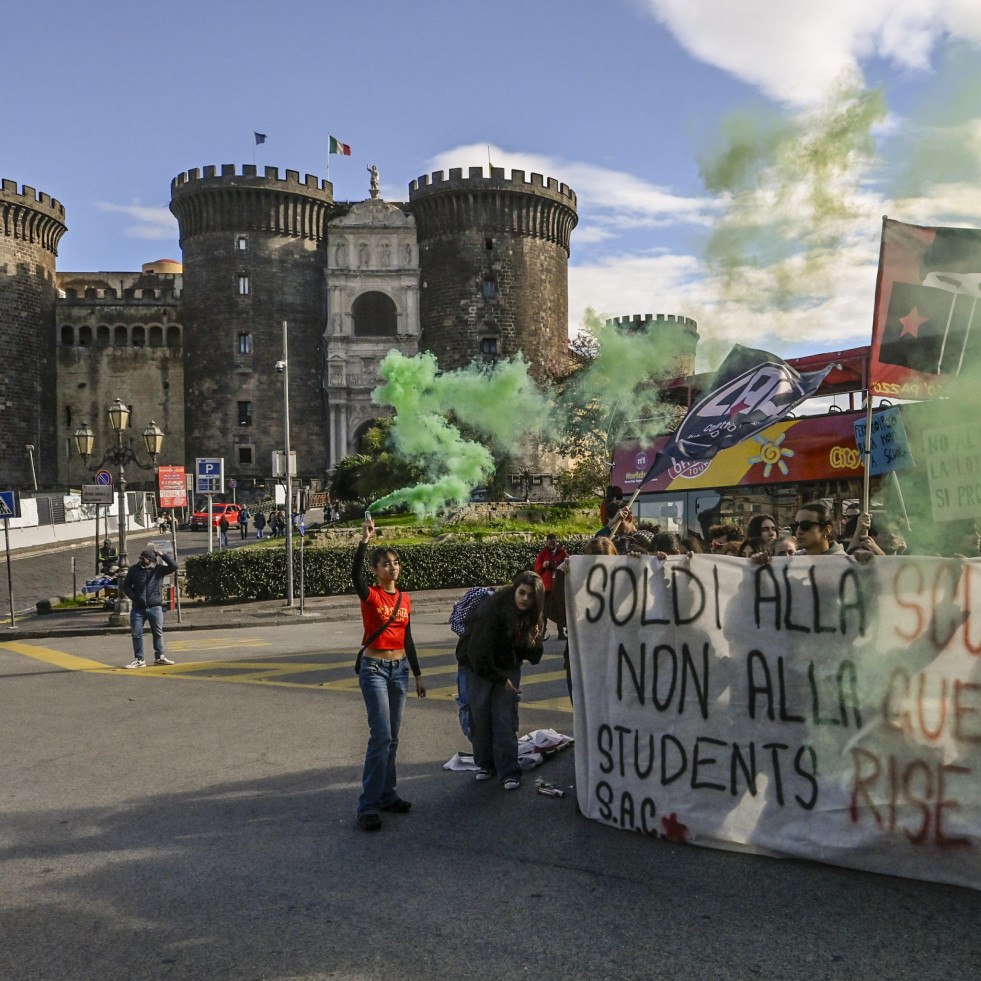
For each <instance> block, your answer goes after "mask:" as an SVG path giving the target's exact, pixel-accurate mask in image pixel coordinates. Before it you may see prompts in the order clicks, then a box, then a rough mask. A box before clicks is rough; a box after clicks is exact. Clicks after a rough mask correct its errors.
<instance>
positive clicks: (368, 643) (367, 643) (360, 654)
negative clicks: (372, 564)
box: [354, 590, 402, 674]
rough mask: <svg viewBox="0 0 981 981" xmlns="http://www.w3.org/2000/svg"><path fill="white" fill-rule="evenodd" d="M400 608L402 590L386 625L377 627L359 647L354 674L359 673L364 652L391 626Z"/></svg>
mask: <svg viewBox="0 0 981 981" xmlns="http://www.w3.org/2000/svg"><path fill="white" fill-rule="evenodd" d="M401 606H402V590H399V594H398V597H397V598H396V600H395V607H394V609H393V610H392V615H391V616H390V617H389V618H388V621H387V623H386V624H385V625H384V626H383V627H379V628H378V630H376V631H375V632H374V633H373V634H372V635H371V636H370V637H369V638H368V639H367V640H366V641H365V642H364V644H363V645H362V646H361V650H360V651H358V656H357V657H356V658H355V660H354V673H355V674H360V673H361V658H362V657H364V652H365V651H366V650H367V649H368V648H369V647H371V645H372V644H373V643H374V642H375V641H376V640H378V638H379V637H381V635H382V634H383V633H385V631H386V630H388V628H389V627H390V626H391V625H392V621H393V620H394V619H395V617H396V616H397V615H398V612H399V609H400V608H401Z"/></svg>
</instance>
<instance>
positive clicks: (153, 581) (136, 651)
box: [123, 548, 177, 668]
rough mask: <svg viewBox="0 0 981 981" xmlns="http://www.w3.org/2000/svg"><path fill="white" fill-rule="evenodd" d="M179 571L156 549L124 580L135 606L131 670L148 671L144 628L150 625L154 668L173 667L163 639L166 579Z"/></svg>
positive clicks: (131, 622) (146, 552) (131, 621)
mask: <svg viewBox="0 0 981 981" xmlns="http://www.w3.org/2000/svg"><path fill="white" fill-rule="evenodd" d="M176 571H177V563H176V562H175V561H174V560H173V559H172V558H170V556H169V555H164V553H163V552H157V551H155V550H154V549H152V548H146V549H144V550H143V551H142V552H140V558H139V561H138V562H137V563H136V565H131V566H130V567H129V572H127V573H126V578H125V579H124V580H123V593H124V594H125V595H126V597H127V598H128V599H129V601H130V603H132V607H131V608H130V611H129V626H130V630H131V632H132V635H133V660H132V661H131V662H130V663H129V664H127V665H126V667H127V668H145V667H146V660H145V658H144V657H143V628H144V626H145V624H146V622H147V621H148V620H149V621H150V631H151V633H152V634H153V654H154V659H153V663H154V664H173V663H174V662H173V661H171V660H170V658H168V657H167V656H166V655H165V654H164V639H163V579H164V577H166V576H169V575H170V574H171V573H174V572H176Z"/></svg>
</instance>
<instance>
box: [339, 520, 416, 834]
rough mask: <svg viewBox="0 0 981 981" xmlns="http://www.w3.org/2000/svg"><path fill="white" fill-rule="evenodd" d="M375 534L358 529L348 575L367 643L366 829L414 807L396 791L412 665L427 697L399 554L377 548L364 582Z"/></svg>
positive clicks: (363, 681)
mask: <svg viewBox="0 0 981 981" xmlns="http://www.w3.org/2000/svg"><path fill="white" fill-rule="evenodd" d="M374 533H375V523H374V522H373V521H371V520H370V519H369V520H367V521H365V523H364V524H363V525H362V526H361V542H360V544H359V545H358V550H357V551H356V552H355V553H354V568H353V570H352V573H351V575H352V578H353V580H354V588H355V591H356V592H357V594H358V598H359V599H360V600H361V619H362V621H363V623H364V636H363V637H362V639H361V643H362V644H364V643H366V642H370V643H368V646H367V648H366V650H365V652H364V656H363V657H362V658H361V670H360V671H359V672H358V680H359V683H360V685H361V694H362V696H363V697H364V704H365V708H366V709H367V710H368V729H369V731H370V735H369V736H368V751H367V753H366V754H365V758H364V775H363V777H362V790H361V797H360V799H359V800H358V824H359V825H360V826H361V827H362V828H363V829H364V830H365V831H377V830H378V829H379V828H380V827H381V815H380V814H379V811H394V812H395V813H396V814H404V813H405V812H406V811H408V810H409V808H410V807H411V806H412V805H411V804H410V803H409V802H408V801H407V800H403V799H402V798H401V797H399V795H398V792H397V791H396V789H395V779H396V777H395V754H396V752H397V751H398V747H399V726H400V725H401V723H402V711H403V709H404V708H405V696H406V692H408V690H409V668H410V667H411V668H412V673H413V675H415V679H416V695H418V696H419V698H425V697H426V685H425V683H424V682H423V680H422V676H421V672H420V670H419V659H418V658H417V657H416V647H415V644H413V642H412V631H411V630H410V628H409V614H410V613H411V611H412V604H411V602H410V600H409V596H408V594H407V593H402V592H400V590H399V589H398V587H397V586H396V585H395V580H396V579H398V577H399V557H398V555H396V553H395V552H394V551H392V549H390V548H376V549H375V550H374V551H373V552H372V553H371V560H370V564H371V571H372V572H373V573H374V574H375V580H376V585H374V586H368V585H367V583H366V582H365V578H364V558H365V553H366V552H367V551H368V542H369V541H370V540H371V536H372V535H373V534H374ZM393 613H394V616H393ZM389 621H391V622H389ZM386 624H388V626H387V627H386ZM383 628H384V629H383ZM376 634H377V636H375V635H376ZM373 637H374V639H372V638H373Z"/></svg>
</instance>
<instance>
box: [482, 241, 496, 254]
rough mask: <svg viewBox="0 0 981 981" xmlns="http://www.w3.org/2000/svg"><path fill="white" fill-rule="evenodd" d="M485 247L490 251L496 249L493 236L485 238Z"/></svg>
mask: <svg viewBox="0 0 981 981" xmlns="http://www.w3.org/2000/svg"><path fill="white" fill-rule="evenodd" d="M484 248H485V249H487V251H488V252H493V251H494V239H492V238H488V239H484Z"/></svg>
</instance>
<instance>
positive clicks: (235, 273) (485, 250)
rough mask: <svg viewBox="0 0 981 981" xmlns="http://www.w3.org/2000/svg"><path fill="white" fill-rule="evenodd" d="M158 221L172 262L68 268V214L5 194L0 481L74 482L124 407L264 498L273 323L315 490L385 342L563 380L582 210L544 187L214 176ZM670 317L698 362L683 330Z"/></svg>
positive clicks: (49, 201) (355, 433) (456, 176)
mask: <svg viewBox="0 0 981 981" xmlns="http://www.w3.org/2000/svg"><path fill="white" fill-rule="evenodd" d="M170 208H171V211H172V212H173V214H174V215H175V217H176V218H177V222H178V227H179V233H180V244H181V250H182V258H183V262H182V263H177V262H173V261H170V260H160V261H158V262H151V263H146V264H145V265H144V266H143V268H142V270H141V272H139V273H137V272H61V271H58V270H56V268H55V259H56V256H57V247H58V243H59V241H60V239H61V237H62V236H63V235H64V234H65V232H66V224H65V208H64V207H63V205H62V204H61V203H60V202H58V201H57V200H55V199H53V198H51V197H49V196H48V195H46V194H43V193H38V192H37V191H35V189H34V188H31V187H28V186H24V187H22V188H19V189H18V187H17V185H16V184H15V183H14V182H12V181H9V180H4V181H3V183H2V190H0V364H2V366H3V367H2V369H0V370H2V375H0V377H2V378H3V393H2V396H0V489H6V488H13V489H20V490H26V489H30V488H31V486H32V481H33V480H36V482H37V483H38V484H40V485H41V486H49V487H51V486H76V487H77V486H79V485H80V484H82V483H84V482H88V481H89V480H90V479H91V478H90V477H88V476H87V473H86V471H85V470H84V468H83V466H82V462H81V461H80V460H79V458H78V457H77V455H76V454H75V451H74V444H73V441H72V434H73V433H74V431H75V430H76V429H77V428H78V427H79V426H80V425H81V424H82V423H83V422H86V423H88V425H89V426H90V427H91V428H92V429H93V430H94V432H95V435H96V453H97V454H101V453H102V452H103V451H104V450H105V449H107V448H108V447H109V446H110V445H111V444H112V443H113V441H114V438H115V437H114V435H113V433H112V432H111V430H110V428H109V423H108V418H107V415H106V409H107V407H108V405H109V404H110V403H111V402H112V401H113V400H114V399H115V398H117V397H118V398H121V399H122V400H123V401H124V402H125V403H126V404H128V405H130V406H132V408H133V410H134V413H133V418H132V422H131V426H132V431H133V435H134V436H135V437H136V441H135V443H134V446H138V444H139V439H138V436H139V433H140V432H141V431H142V429H143V428H144V427H145V426H146V425H148V423H149V422H150V420H151V419H152V420H154V421H155V422H157V424H158V425H159V426H160V427H161V428H162V429H163V430H164V432H165V433H166V434H167V439H166V441H165V443H164V453H163V460H162V462H167V463H175V464H181V463H182V464H184V465H185V466H186V467H188V469H189V471H190V470H191V469H192V468H193V465H194V460H195V458H198V457H222V458H224V460H225V474H226V478H235V479H236V480H237V483H238V486H239V487H240V488H242V489H243V490H248V489H250V488H253V487H256V486H259V485H261V484H263V482H264V481H265V480H266V479H267V477H268V475H269V474H271V473H272V472H273V471H272V456H273V453H274V452H275V451H277V450H282V448H283V416H284V412H283V408H284V406H283V378H282V375H281V374H280V373H278V372H277V370H276V362H277V361H278V360H280V359H281V358H282V347H283V341H282V338H283V325H284V323H285V324H286V331H287V333H288V339H289V344H288V346H289V357H288V362H289V366H288V370H289V401H290V405H289V414H290V438H291V448H292V450H293V451H294V452H295V453H296V459H297V471H298V476H299V477H300V479H301V480H302V481H303V483H305V484H306V485H307V486H309V487H311V488H312V489H313V490H317V489H321V488H322V487H323V486H324V482H325V479H326V476H327V474H328V473H329V471H330V468H331V467H332V466H334V465H335V464H336V463H337V462H338V460H340V459H341V458H342V457H344V456H346V455H347V454H349V453H351V452H355V451H356V450H357V446H358V440H359V438H360V436H361V435H362V434H363V433H364V432H365V430H366V429H367V428H368V427H370V426H371V425H372V424H373V423H374V422H375V421H377V419H378V418H379V417H380V416H381V415H382V414H383V410H382V409H380V408H379V407H378V406H376V405H374V404H373V403H372V402H371V391H372V390H373V389H374V388H375V387H376V386H377V384H378V381H379V377H378V365H379V362H380V361H381V359H382V358H383V357H384V356H385V355H386V354H387V353H388V352H389V351H390V350H391V349H392V348H396V349H398V350H399V351H401V352H402V353H404V354H406V355H409V356H411V355H413V354H415V353H416V352H417V351H419V350H426V351H431V352H433V353H434V354H435V355H436V357H437V359H438V361H439V364H440V366H441V368H443V369H452V368H458V367H463V366H466V365H468V364H470V363H471V361H473V360H474V359H481V360H484V361H494V360H496V359H499V358H508V357H512V356H514V355H516V354H518V353H519V352H521V353H523V355H524V356H525V358H526V359H527V360H528V362H529V365H530V368H529V370H530V372H531V374H532V375H533V376H534V377H535V378H536V380H539V381H545V380H547V379H549V378H551V377H554V376H555V375H556V374H561V373H562V372H563V371H564V369H565V365H566V363H567V357H568V338H567V323H568V262H569V251H570V239H571V234H572V231H573V229H574V228H575V226H576V223H577V221H578V215H577V210H576V195H575V193H574V192H573V191H572V190H571V189H570V188H568V187H567V186H566V185H565V184H560V183H559V182H558V181H556V180H554V179H552V178H547V179H546V178H544V177H543V176H542V175H540V174H531V175H526V174H525V173H524V172H523V171H518V170H513V171H511V173H510V176H507V175H506V174H505V172H504V170H503V169H501V168H491V169H490V172H489V174H485V172H484V170H483V168H481V167H471V168H470V169H469V171H468V172H467V173H466V174H464V173H463V171H462V169H451V170H450V171H449V172H448V173H444V172H442V171H438V172H436V173H434V174H432V175H427V176H423V177H420V178H419V179H418V180H415V181H413V182H412V183H411V184H410V186H409V200H408V201H406V202H400V203H392V202H387V201H384V200H382V199H381V198H380V196H379V194H378V190H377V180H376V179H374V180H372V188H371V192H370V197H369V198H367V199H365V200H363V201H357V202H335V201H334V199H333V187H332V185H331V184H330V183H329V182H327V181H319V180H318V179H317V178H316V177H314V176H312V175H306V177H305V178H304V179H302V180H301V178H300V174H299V172H298V171H293V170H287V171H286V172H285V174H284V175H282V176H281V175H280V172H279V170H278V168H275V167H265V168H264V169H263V170H262V172H261V173H260V172H259V169H258V168H257V167H255V166H250V165H245V166H242V167H240V168H236V167H235V166H233V165H223V166H221V167H220V168H218V167H205V168H203V170H198V169H194V170H189V171H187V172H186V173H182V174H180V175H178V176H177V177H176V178H175V179H174V180H173V181H172V183H171V202H170ZM669 320H670V323H669V322H665V329H675V327H676V328H677V330H678V331H679V332H681V333H682V334H684V336H685V338H686V341H685V343H686V344H687V345H688V346H689V347H690V351H691V361H692V362H693V360H694V346H695V343H696V341H697V332H696V331H695V330H694V328H693V324H692V322H691V321H684V322H682V321H683V318H678V321H677V324H675V322H674V318H669ZM27 446H31V447H33V449H32V450H31V451H29V452H28V451H27V450H26V447H27ZM34 468H36V472H35V469H34ZM134 479H136V480H139V475H136V474H134Z"/></svg>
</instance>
